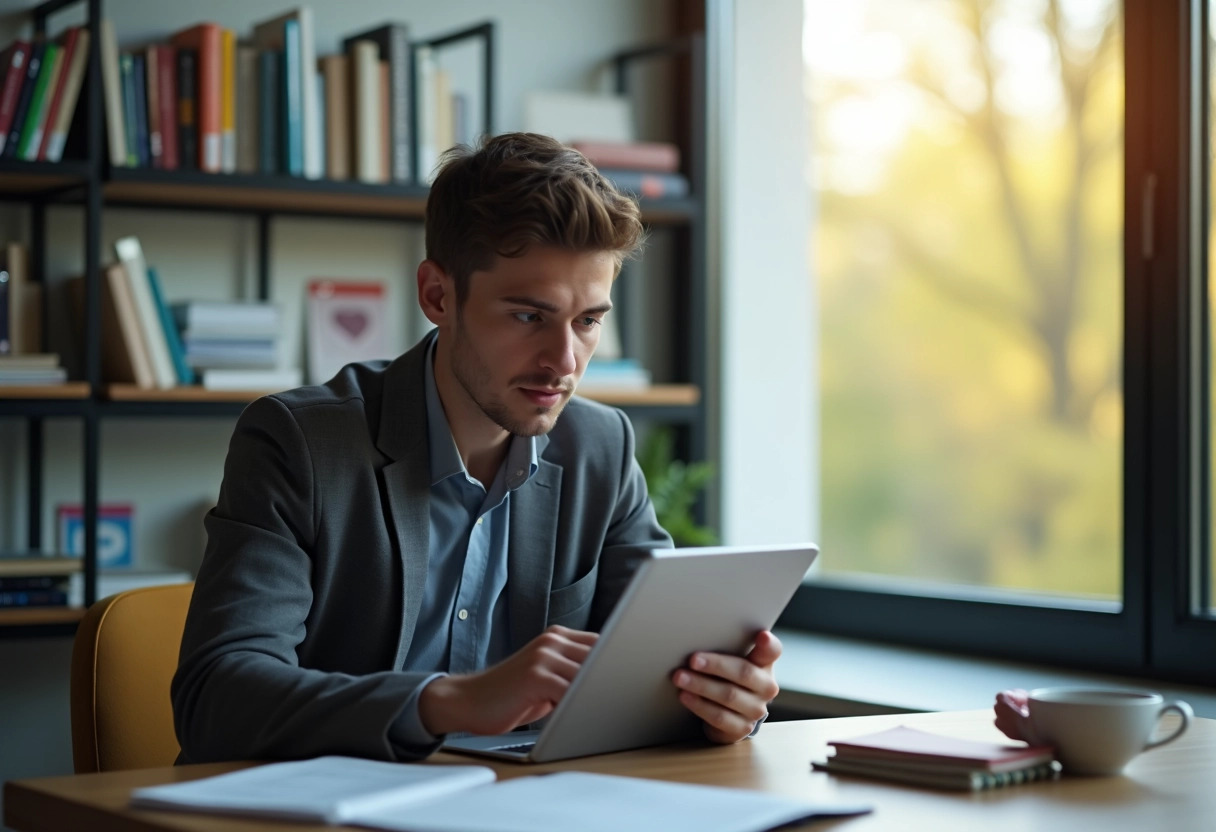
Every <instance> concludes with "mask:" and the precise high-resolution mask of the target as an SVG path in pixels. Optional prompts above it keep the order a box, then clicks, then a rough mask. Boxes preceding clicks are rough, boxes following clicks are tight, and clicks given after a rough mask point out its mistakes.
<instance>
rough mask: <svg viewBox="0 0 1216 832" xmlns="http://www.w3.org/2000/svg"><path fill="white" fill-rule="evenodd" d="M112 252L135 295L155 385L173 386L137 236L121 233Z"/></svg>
mask: <svg viewBox="0 0 1216 832" xmlns="http://www.w3.org/2000/svg"><path fill="white" fill-rule="evenodd" d="M114 253H115V254H117V255H118V259H119V261H121V262H122V265H123V268H124V269H125V271H126V273H127V280H128V281H129V282H130V287H131V296H132V297H133V298H134V299H135V313H136V315H137V316H138V317H139V329H140V331H141V332H142V333H143V336H144V339H145V343H146V344H147V346H148V356H149V357H150V358H151V359H152V375H153V376H154V377H155V378H156V386H157V387H158V388H160V389H162V390H167V389H169V388H170V387H175V386H177V371H176V370H175V369H174V368H173V358H172V357H171V356H170V354H169V341H168V339H167V338H166V337H165V329H164V326H163V325H162V324H161V320H160V311H159V310H158V309H157V308H156V301H155V300H154V299H153V298H152V286H151V284H150V283H149V282H148V263H147V261H146V260H144V250H143V247H142V246H140V244H139V238H138V237H123V238H121V239H118V240H115V241H114Z"/></svg>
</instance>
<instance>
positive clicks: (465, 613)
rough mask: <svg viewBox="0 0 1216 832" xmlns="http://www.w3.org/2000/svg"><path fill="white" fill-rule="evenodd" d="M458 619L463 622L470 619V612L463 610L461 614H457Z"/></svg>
mask: <svg viewBox="0 0 1216 832" xmlns="http://www.w3.org/2000/svg"><path fill="white" fill-rule="evenodd" d="M456 617H457V618H459V619H460V620H461V621H464V620H465V619H466V618H468V617H469V611H468V610H461V611H460V612H458V613H456Z"/></svg>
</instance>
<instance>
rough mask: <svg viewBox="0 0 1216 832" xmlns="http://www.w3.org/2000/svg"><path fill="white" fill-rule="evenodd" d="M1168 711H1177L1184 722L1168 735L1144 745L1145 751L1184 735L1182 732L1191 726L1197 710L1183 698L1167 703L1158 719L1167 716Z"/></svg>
mask: <svg viewBox="0 0 1216 832" xmlns="http://www.w3.org/2000/svg"><path fill="white" fill-rule="evenodd" d="M1167 711H1174V712H1176V713H1177V714H1178V716H1180V717H1182V722H1181V723H1179V725H1178V727H1177V728H1176V729H1174V732H1173V733H1172V734H1170V735H1169V736H1168V737H1163V738H1161V739H1159V740H1157V741H1155V742H1150V743H1149V744H1148V745H1146V746H1144V750H1145V751H1148V750H1149V749H1150V748H1156V747H1157V746H1159V745H1165V744H1166V743H1167V742H1173V741H1174V740H1176V739H1178V738H1179V737H1180V736H1182V732H1183V731H1185V730H1186V729H1187V728H1188V727H1189V726H1190V724H1191V719H1192V718H1194V716H1195V712H1194V711H1192V710H1191V706H1190V705H1188V704H1187V703H1185V702H1183V701H1182V700H1181V699H1178V700H1175V701H1174V702H1168V703H1166V705H1165V707H1163V708H1162V709H1161V711H1160V712H1159V713H1158V714H1157V720H1158V721H1160V720H1161V717H1163V716H1165V713H1166V712H1167Z"/></svg>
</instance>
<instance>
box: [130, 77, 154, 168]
mask: <svg viewBox="0 0 1216 832" xmlns="http://www.w3.org/2000/svg"><path fill="white" fill-rule="evenodd" d="M147 77H148V73H147V68H146V67H145V65H144V56H143V55H132V56H131V95H132V98H131V112H133V113H135V166H136V167H141V168H146V167H149V166H150V165H151V163H152V154H151V150H150V147H149V144H148V90H147Z"/></svg>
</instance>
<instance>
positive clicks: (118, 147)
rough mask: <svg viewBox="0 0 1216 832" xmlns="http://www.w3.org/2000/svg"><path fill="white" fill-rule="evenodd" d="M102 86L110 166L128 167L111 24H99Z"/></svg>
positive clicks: (114, 40)
mask: <svg viewBox="0 0 1216 832" xmlns="http://www.w3.org/2000/svg"><path fill="white" fill-rule="evenodd" d="M101 86H102V91H103V93H104V97H105V104H106V144H107V146H108V147H109V150H110V164H111V165H113V166H114V167H116V168H124V167H126V166H127V132H126V116H125V115H124V110H123V105H122V82H121V80H119V73H118V36H117V35H116V34H115V33H114V21H112V20H102V21H101Z"/></svg>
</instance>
